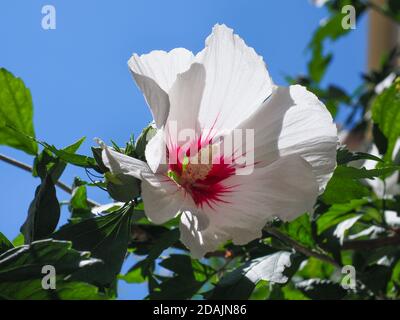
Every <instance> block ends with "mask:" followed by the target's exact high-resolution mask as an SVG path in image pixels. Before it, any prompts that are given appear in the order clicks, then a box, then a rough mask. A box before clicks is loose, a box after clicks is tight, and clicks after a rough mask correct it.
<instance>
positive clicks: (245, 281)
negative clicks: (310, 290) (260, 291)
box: [210, 251, 292, 299]
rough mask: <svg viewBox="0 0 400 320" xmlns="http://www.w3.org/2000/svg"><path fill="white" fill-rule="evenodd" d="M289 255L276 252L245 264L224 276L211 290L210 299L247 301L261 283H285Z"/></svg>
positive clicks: (289, 261)
mask: <svg viewBox="0 0 400 320" xmlns="http://www.w3.org/2000/svg"><path fill="white" fill-rule="evenodd" d="M291 255H292V254H291V253H290V252H287V251H278V252H276V253H273V254H270V255H267V256H264V257H261V258H257V259H254V260H251V261H249V262H247V263H245V264H244V265H243V266H242V267H240V268H238V269H236V270H234V271H231V272H229V273H227V274H226V275H224V276H223V277H222V279H221V280H220V281H219V283H218V284H217V285H216V287H215V289H214V290H213V292H212V294H211V296H210V298H211V299H247V298H248V297H249V296H250V295H251V293H252V292H253V290H254V288H255V286H256V284H257V283H258V282H259V281H261V280H265V281H269V282H271V283H280V284H282V283H286V282H287V281H288V277H287V276H286V275H285V270H286V269H287V268H288V267H290V266H291V263H292V262H291Z"/></svg>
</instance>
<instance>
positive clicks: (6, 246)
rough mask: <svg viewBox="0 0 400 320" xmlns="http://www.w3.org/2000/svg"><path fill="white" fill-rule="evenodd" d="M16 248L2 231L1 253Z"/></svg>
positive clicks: (0, 238)
mask: <svg viewBox="0 0 400 320" xmlns="http://www.w3.org/2000/svg"><path fill="white" fill-rule="evenodd" d="M12 248H14V246H13V244H12V243H11V242H10V240H8V239H7V237H6V236H5V235H4V234H2V233H1V232H0V254H2V253H3V252H6V251H7V250H10V249H12Z"/></svg>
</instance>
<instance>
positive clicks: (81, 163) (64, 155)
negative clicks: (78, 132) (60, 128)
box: [38, 138, 99, 171]
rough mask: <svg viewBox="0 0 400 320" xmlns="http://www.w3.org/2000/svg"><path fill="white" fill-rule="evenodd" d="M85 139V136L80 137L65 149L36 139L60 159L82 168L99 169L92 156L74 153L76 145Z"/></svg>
mask: <svg viewBox="0 0 400 320" xmlns="http://www.w3.org/2000/svg"><path fill="white" fill-rule="evenodd" d="M84 140H85V138H81V139H80V140H78V141H77V142H76V143H74V144H73V145H71V146H70V147H67V148H65V149H57V148H56V147H55V146H53V145H50V144H48V143H46V142H43V141H38V142H39V143H40V144H41V145H42V146H43V147H44V148H45V149H47V150H48V151H50V152H52V153H53V154H54V155H56V156H57V157H58V158H60V159H61V160H62V161H64V162H66V163H69V164H72V165H75V166H78V167H82V168H92V169H95V170H96V171H98V170H99V168H98V167H97V163H96V161H95V159H94V158H91V157H88V156H83V155H80V154H76V153H75V151H76V149H77V148H76V147H77V146H78V147H79V146H80V145H81V144H82V142H83V141H84Z"/></svg>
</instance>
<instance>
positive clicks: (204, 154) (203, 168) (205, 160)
mask: <svg viewBox="0 0 400 320" xmlns="http://www.w3.org/2000/svg"><path fill="white" fill-rule="evenodd" d="M212 149H213V147H212V146H211V145H209V146H207V147H205V148H202V149H201V150H200V151H199V152H198V153H197V155H196V156H193V157H191V158H189V160H188V163H187V164H186V166H185V168H184V170H183V171H182V176H181V178H182V181H183V182H185V183H188V184H193V183H195V182H196V181H198V180H204V179H206V178H207V176H208V174H209V173H210V171H211V169H212V167H213V163H212V162H213V161H212V159H213V155H212V154H213V152H212Z"/></svg>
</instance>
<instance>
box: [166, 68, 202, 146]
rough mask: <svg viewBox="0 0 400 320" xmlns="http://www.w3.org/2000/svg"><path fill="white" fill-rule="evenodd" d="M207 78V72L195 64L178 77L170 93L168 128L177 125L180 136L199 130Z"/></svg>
mask: <svg viewBox="0 0 400 320" xmlns="http://www.w3.org/2000/svg"><path fill="white" fill-rule="evenodd" d="M205 78H206V71H205V69H204V66H203V65H201V64H199V63H193V64H192V66H191V67H190V69H189V70H188V71H186V72H184V73H182V74H179V75H178V77H177V79H176V81H175V83H174V85H173V86H172V88H171V91H170V93H169V98H170V113H169V116H168V120H167V126H168V128H171V126H173V125H175V126H176V131H177V133H178V134H179V133H183V132H182V130H185V129H189V130H191V131H192V132H193V130H196V129H199V126H198V115H199V108H200V104H201V100H202V97H203V90H204V86H205ZM183 142H184V141H183Z"/></svg>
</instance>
